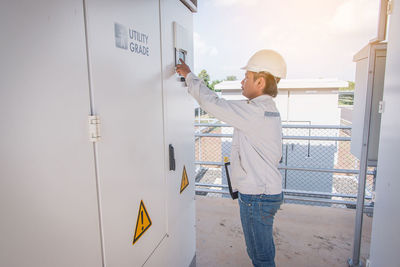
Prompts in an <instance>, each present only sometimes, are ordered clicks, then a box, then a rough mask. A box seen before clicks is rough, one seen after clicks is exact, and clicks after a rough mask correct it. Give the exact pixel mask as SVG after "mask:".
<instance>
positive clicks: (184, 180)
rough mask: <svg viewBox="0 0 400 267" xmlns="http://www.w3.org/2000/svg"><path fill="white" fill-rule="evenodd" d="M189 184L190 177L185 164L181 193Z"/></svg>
mask: <svg viewBox="0 0 400 267" xmlns="http://www.w3.org/2000/svg"><path fill="white" fill-rule="evenodd" d="M188 185H189V179H188V176H187V173H186V168H185V166H183V173H182V181H181V192H180V193H181V194H182V192H183V190H185V188H186V187H187V186H188Z"/></svg>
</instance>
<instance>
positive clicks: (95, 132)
mask: <svg viewBox="0 0 400 267" xmlns="http://www.w3.org/2000/svg"><path fill="white" fill-rule="evenodd" d="M88 122H89V141H90V142H93V143H95V142H97V141H99V140H100V137H101V136H100V117H99V116H97V115H93V116H92V115H91V116H89V118H88Z"/></svg>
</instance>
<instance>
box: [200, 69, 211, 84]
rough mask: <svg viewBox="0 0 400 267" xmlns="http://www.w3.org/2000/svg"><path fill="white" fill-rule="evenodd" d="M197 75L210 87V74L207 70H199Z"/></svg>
mask: <svg viewBox="0 0 400 267" xmlns="http://www.w3.org/2000/svg"><path fill="white" fill-rule="evenodd" d="M198 76H199V78H200V79H203V81H204V83H205V84H206V86H207V87H208V88H210V84H209V83H210V75H208V73H207V71H206V70H201V71H200V73H199V75H198Z"/></svg>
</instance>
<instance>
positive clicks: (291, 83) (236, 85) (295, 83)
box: [215, 79, 349, 90]
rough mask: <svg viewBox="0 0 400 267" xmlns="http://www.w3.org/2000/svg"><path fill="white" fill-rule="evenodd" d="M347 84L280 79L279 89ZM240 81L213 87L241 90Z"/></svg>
mask: <svg viewBox="0 0 400 267" xmlns="http://www.w3.org/2000/svg"><path fill="white" fill-rule="evenodd" d="M348 86H349V83H348V82H346V81H342V80H338V79H282V80H281V81H280V82H279V84H278V88H279V89H310V88H313V89H317V88H321V89H325V88H340V87H348ZM241 88H242V85H241V81H239V80H238V81H223V82H221V83H219V84H216V85H215V89H218V90H241Z"/></svg>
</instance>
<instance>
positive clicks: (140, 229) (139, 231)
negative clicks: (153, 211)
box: [132, 200, 151, 245]
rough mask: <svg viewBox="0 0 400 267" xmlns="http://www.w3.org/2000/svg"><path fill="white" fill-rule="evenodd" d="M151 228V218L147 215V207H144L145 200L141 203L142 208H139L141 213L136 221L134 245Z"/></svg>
mask: <svg viewBox="0 0 400 267" xmlns="http://www.w3.org/2000/svg"><path fill="white" fill-rule="evenodd" d="M150 226H151V220H150V216H149V214H148V213H147V210H146V207H145V206H144V203H143V200H141V201H140V207H139V213H138V217H137V221H136V229H135V235H134V237H133V243H132V245H134V244H135V243H136V241H138V240H139V238H140V237H141V236H142V235H143V234H144V232H146V230H147V229H149V228H150Z"/></svg>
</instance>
